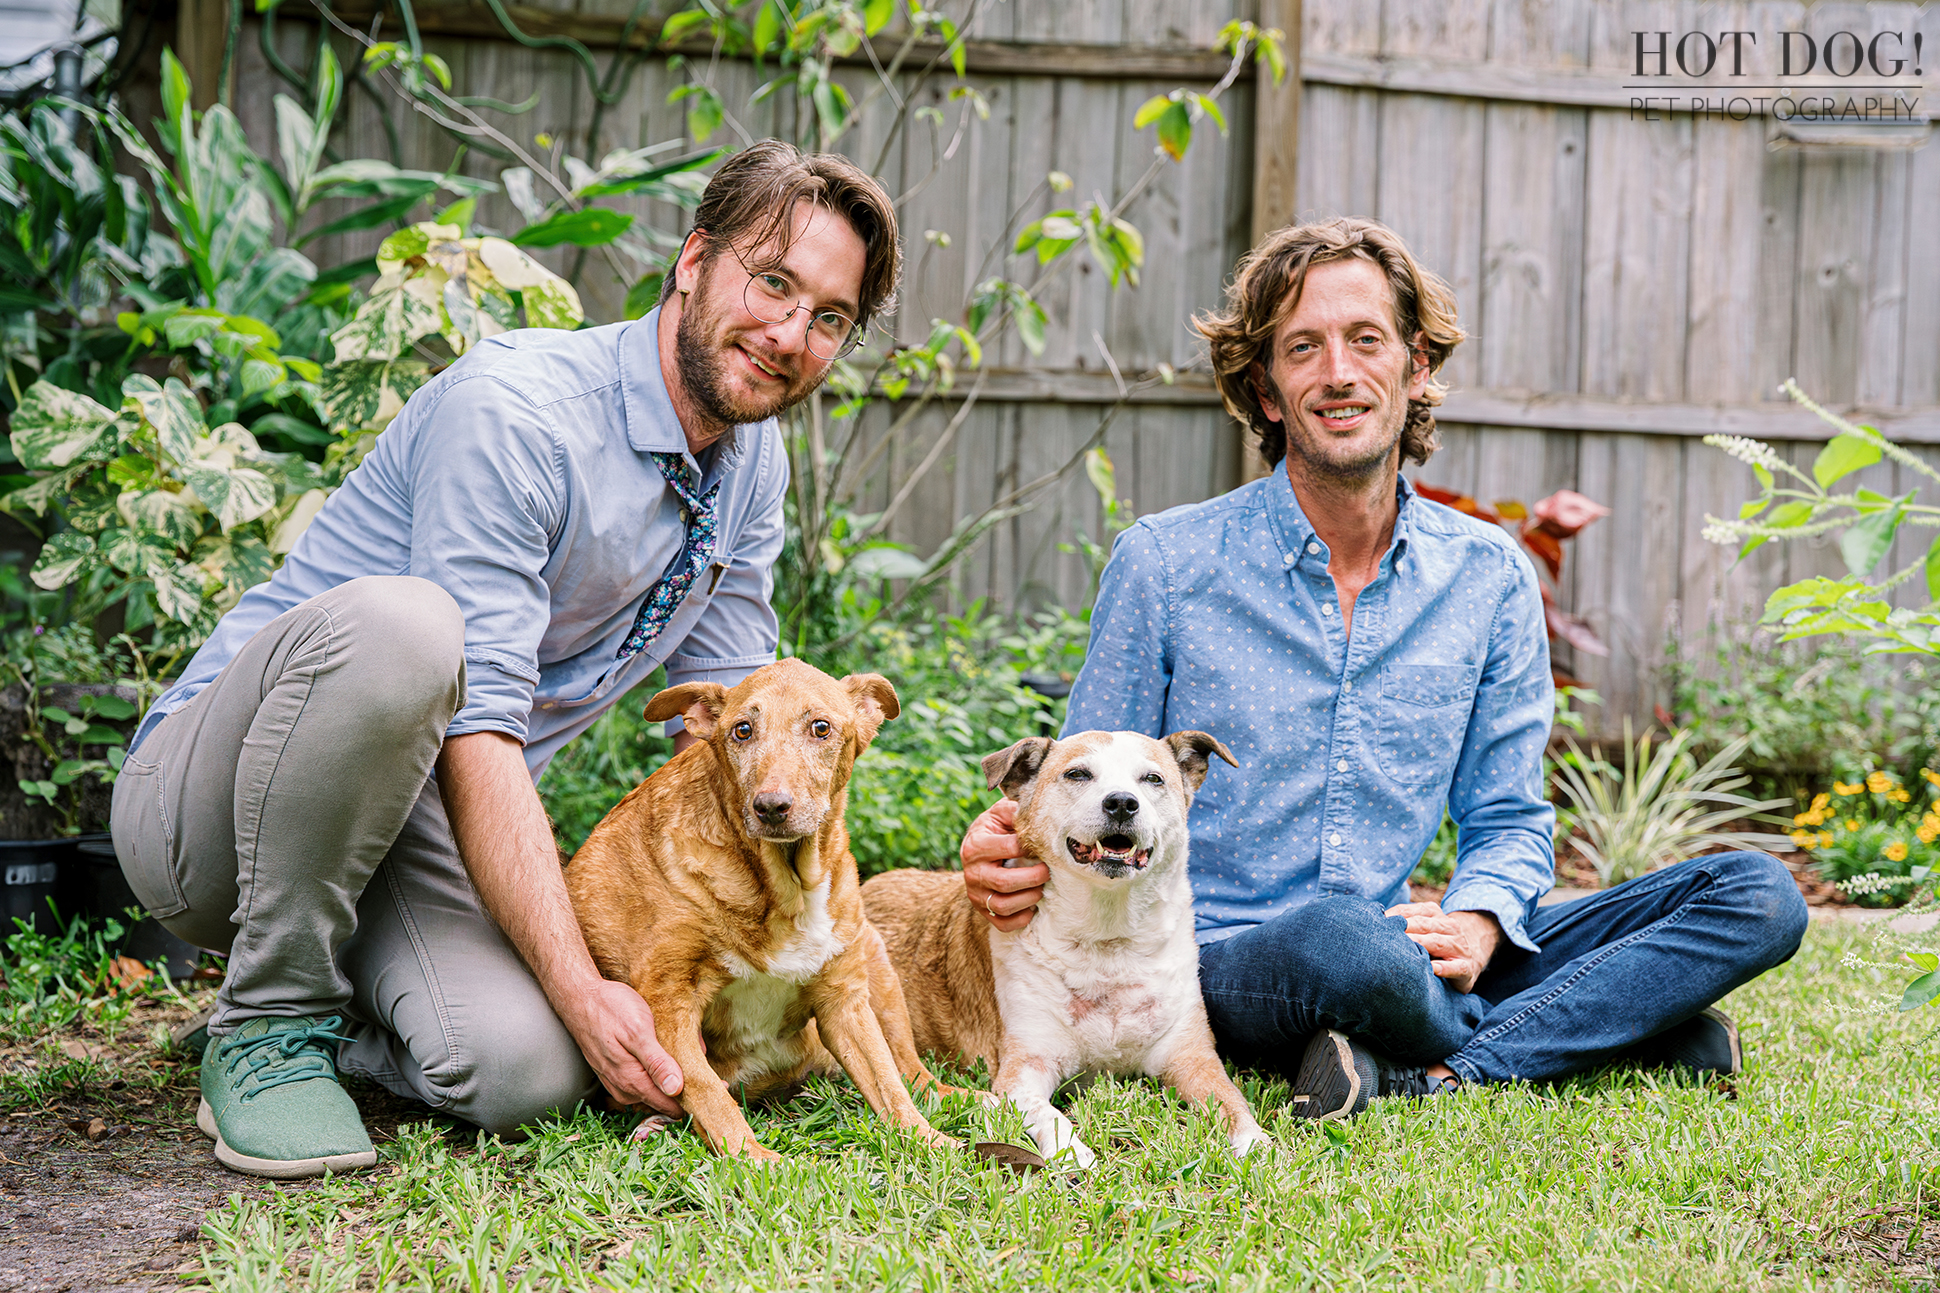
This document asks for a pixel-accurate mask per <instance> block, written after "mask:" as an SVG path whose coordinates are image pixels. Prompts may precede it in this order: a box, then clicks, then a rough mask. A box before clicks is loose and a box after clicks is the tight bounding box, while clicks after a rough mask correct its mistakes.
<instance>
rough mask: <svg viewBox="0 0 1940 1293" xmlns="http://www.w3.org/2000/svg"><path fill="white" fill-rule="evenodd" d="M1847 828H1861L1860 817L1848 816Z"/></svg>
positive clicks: (1853, 829) (1851, 829) (1854, 829)
mask: <svg viewBox="0 0 1940 1293" xmlns="http://www.w3.org/2000/svg"><path fill="white" fill-rule="evenodd" d="M1846 829H1847V830H1849V831H1856V830H1858V829H1859V819H1858V818H1857V817H1848V818H1846Z"/></svg>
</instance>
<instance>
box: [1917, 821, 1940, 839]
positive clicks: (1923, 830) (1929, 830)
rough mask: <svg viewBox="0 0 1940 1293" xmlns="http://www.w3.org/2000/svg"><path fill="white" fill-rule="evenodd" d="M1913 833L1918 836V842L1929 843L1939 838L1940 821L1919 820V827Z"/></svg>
mask: <svg viewBox="0 0 1940 1293" xmlns="http://www.w3.org/2000/svg"><path fill="white" fill-rule="evenodd" d="M1913 833H1914V834H1915V835H1917V836H1919V837H1920V843H1922V844H1931V843H1933V841H1935V840H1936V839H1940V822H1931V823H1929V822H1921V823H1920V829H1919V830H1917V831H1914V832H1913Z"/></svg>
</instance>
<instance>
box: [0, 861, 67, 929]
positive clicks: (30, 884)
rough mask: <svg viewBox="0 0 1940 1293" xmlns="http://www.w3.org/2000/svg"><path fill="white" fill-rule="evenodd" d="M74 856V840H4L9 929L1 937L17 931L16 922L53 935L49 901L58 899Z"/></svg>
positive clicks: (0, 867)
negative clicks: (19, 921) (57, 890)
mask: <svg viewBox="0 0 1940 1293" xmlns="http://www.w3.org/2000/svg"><path fill="white" fill-rule="evenodd" d="M73 857H74V841H73V840H0V876H4V878H5V880H6V885H5V893H6V911H5V919H6V927H5V928H4V929H0V937H4V936H5V935H7V934H11V933H13V932H14V929H15V926H14V921H16V920H24V921H26V922H27V924H28V925H30V926H31V927H33V928H34V929H35V930H38V931H40V932H42V933H51V932H53V929H54V916H53V913H52V912H51V911H50V910H49V909H48V905H47V902H48V899H50V898H55V891H56V889H57V888H58V887H59V884H60V879H61V874H62V872H63V871H65V870H66V869H67V868H66V866H65V865H64V864H65V863H68V862H71V860H72V859H73Z"/></svg>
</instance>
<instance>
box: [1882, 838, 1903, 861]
mask: <svg viewBox="0 0 1940 1293" xmlns="http://www.w3.org/2000/svg"><path fill="white" fill-rule="evenodd" d="M1886 860H1887V861H1889V862H1904V861H1906V841H1905V840H1894V841H1893V842H1892V843H1891V844H1888V845H1887V846H1886Z"/></svg>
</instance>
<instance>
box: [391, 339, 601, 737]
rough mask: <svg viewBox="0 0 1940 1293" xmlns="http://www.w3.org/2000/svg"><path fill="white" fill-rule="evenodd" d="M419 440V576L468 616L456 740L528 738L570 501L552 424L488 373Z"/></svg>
mask: <svg viewBox="0 0 1940 1293" xmlns="http://www.w3.org/2000/svg"><path fill="white" fill-rule="evenodd" d="M413 441H414V445H413V450H412V454H411V457H410V459H409V462H408V465H407V466H408V471H409V474H410V481H409V485H410V498H411V570H410V573H411V574H413V575H417V576H420V577H421V578H424V579H429V580H431V581H432V582H433V583H435V584H437V585H439V586H440V587H442V588H443V589H444V590H445V591H446V592H448V593H450V594H451V596H452V598H453V600H455V601H456V602H457V603H458V609H459V610H460V611H462V612H463V613H464V616H465V704H464V708H462V709H460V710H459V711H458V714H457V716H456V717H455V718H454V719H453V720H452V722H451V726H450V727H448V728H446V729H445V733H446V735H447V736H462V735H464V734H466V733H468V732H504V733H506V734H507V735H510V736H514V737H517V738H518V739H519V740H520V741H524V740H525V739H526V735H527V722H528V719H529V718H530V716H531V712H532V693H533V688H534V687H535V686H536V685H537V683H538V681H539V642H540V639H541V637H542V636H543V635H544V633H545V631H546V626H547V624H548V623H549V622H550V620H551V592H550V589H549V588H548V587H547V584H546V581H545V578H544V571H545V567H546V562H547V559H548V555H549V551H550V546H551V539H552V536H553V535H554V534H556V533H557V532H558V529H559V524H560V513H561V510H562V508H563V499H564V496H565V489H564V485H563V470H562V466H561V461H560V452H559V447H558V442H557V438H556V437H555V435H554V434H553V428H552V425H551V422H550V419H549V418H548V417H547V416H546V414H545V413H544V412H543V411H541V410H540V409H539V408H537V407H536V406H534V405H533V404H532V403H531V402H530V401H529V400H528V399H526V398H525V397H524V396H523V395H522V394H520V393H519V391H518V390H517V389H516V388H514V387H512V386H510V385H508V384H506V383H504V382H501V381H499V380H497V379H496V378H494V377H492V376H491V375H489V374H480V375H478V376H475V377H456V378H455V379H454V380H452V381H451V383H450V384H449V385H448V386H447V387H446V388H445V389H444V390H443V391H442V392H440V394H439V399H438V402H437V403H436V404H435V405H433V406H432V407H431V408H429V409H427V410H426V411H425V413H424V415H423V421H422V423H421V425H419V426H418V427H417V428H416V429H415V434H414V435H413Z"/></svg>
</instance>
